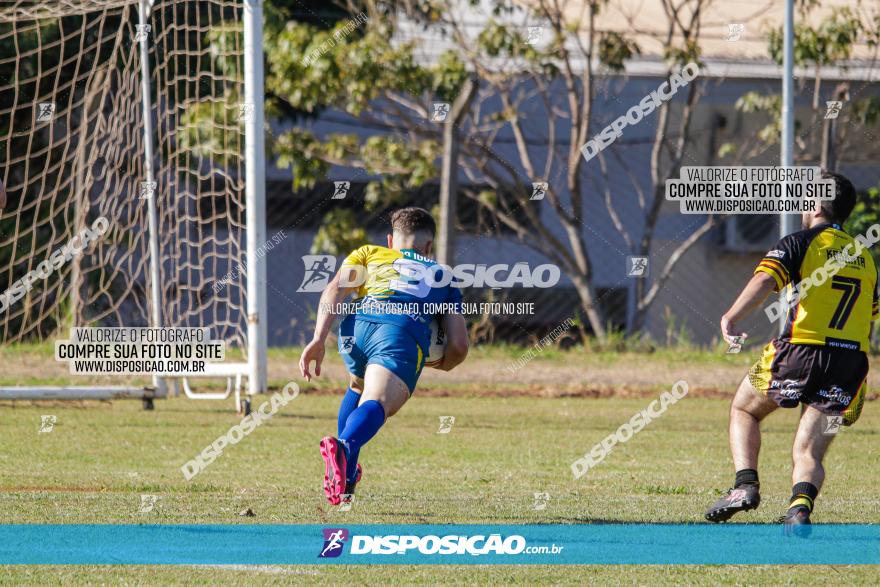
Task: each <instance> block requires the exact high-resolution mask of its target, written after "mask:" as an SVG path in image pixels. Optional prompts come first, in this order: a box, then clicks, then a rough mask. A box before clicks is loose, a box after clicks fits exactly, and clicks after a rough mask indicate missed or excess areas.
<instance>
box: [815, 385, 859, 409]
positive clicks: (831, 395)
mask: <svg viewBox="0 0 880 587" xmlns="http://www.w3.org/2000/svg"><path fill="white" fill-rule="evenodd" d="M819 396H820V397H824V398H825V399H827V400H829V401H832V402H837V403H841V404H843V405H845V406H848V405H849V403H850V402H851V401H852V398H851V397H850V396H849V394H848V393H846V392H845V391H844V390H843V388H842V387H840V386H838V385H832V386H831V387H830V388H829V389H820V390H819Z"/></svg>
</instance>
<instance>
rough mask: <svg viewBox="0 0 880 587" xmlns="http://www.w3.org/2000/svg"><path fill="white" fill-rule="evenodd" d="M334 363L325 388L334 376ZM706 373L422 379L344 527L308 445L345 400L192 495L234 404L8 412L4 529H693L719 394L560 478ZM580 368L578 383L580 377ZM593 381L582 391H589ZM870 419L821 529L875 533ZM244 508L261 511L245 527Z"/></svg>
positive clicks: (49, 573)
mask: <svg viewBox="0 0 880 587" xmlns="http://www.w3.org/2000/svg"><path fill="white" fill-rule="evenodd" d="M7 358H8V357H7ZM572 358H573V357H572V355H571V354H568V353H561V354H560V355H559V358H542V360H543V364H541V365H536V366H535V369H541V370H546V371H548V372H550V371H552V370H553V369H552V365H553V363H557V364H558V367H559V369H562V370H565V369H572V367H571V362H572ZM631 358H632V359H633V361H635V360H637V359H638V357H637V356H634V357H631ZM292 359H293V353H287V354H283V355H280V356H279V355H275V356H274V357H273V370H275V371H276V372H281V371H285V372H286V371H289V370H290V366H291V365H292V364H293V363H292ZM334 360H335V359H334ZM476 360H477V361H480V360H484V359H481V358H480V357H479V356H477V359H476ZM485 360H488V359H485ZM586 360H588V361H591V360H592V359H586ZM655 360H656V362H657V364H658V365H659V364H661V363H662V364H664V365H668V363H667V362H666V360H665V359H664V358H661V357H657V358H654V359H652V358H650V357H642V361H641V362H640V363H633V364H631V365H629V366H627V365H626V364H625V361H623V362H622V363H620V368H621V369H629V371H644V370H646V369H647V370H648V371H650V369H651V361H655ZM743 360H744V358H743V359H730V360H728V359H724V360H723V361H728V362H730V364H729V365H728V364H727V363H724V362H723V361H722V364H721V366H720V367H719V369H721V370H722V371H720V372H724V373H727V371H730V374H729V378H733V379H734V380H735V377H739V376H741V375H742V372H743V365H742V364H741V363H742V362H743ZM496 362H497V360H496ZM711 365H714V363H713V360H707V361H705V366H707V368H708V367H709V366H711ZM328 367H329V372H328V375H329V377H330V380H331V381H332V380H333V377H335V373H336V371H335V370H336V369H337V368H338V365H335V364H331V365H329V366H328ZM575 368H577V366H575ZM700 368H701V367H700V362H699V361H696V362H695V365H694V366H693V367H692V371H689V370H688V369H687V368H686V365H682V366H681V368H680V369H676V370H677V371H678V372H679V373H680V374H679V376H678V377H676V378H669V380H665V378H664V376H663V375H662V374H660V375H658V373H659V372H658V371H655V372H654V373H655V375H656V381H655V384H654V385H652V386H642V387H639V386H636V385H634V384H633V385H624V386H622V389H626V390H628V391H627V392H626V393H620V394H619V395H610V396H600V397H589V396H587V395H578V394H576V393H572V394H571V395H569V396H566V395H564V394H563V395H561V396H560V395H553V394H547V393H544V392H543V391H542V389H543V388H541V387H540V386H538V387H537V388H534V389H533V388H531V387H528V386H526V387H525V388H522V389H519V388H518V391H517V393H508V392H509V391H510V386H509V385H503V386H499V385H495V386H493V385H491V384H490V382H489V381H488V380H486V381H484V387H483V388H482V389H484V391H485V393H481V392H480V389H481V387H480V385H479V384H478V383H475V382H473V381H472V382H470V384H469V385H468V386H463V387H460V388H459V387H455V386H451V387H450V389H453V390H455V389H458V391H452V392H449V393H446V394H444V393H442V382H443V377H444V374H440V373H432V374H431V375H430V377H429V379H430V381H429V382H428V384H427V385H426V388H427V390H428V391H426V393H425V394H423V395H422V396H419V394H418V392H417V394H416V396H415V397H414V399H413V401H411V402H410V403H409V404H408V405H407V406H406V407H405V408H404V410H403V411H402V412H401V414H400V415H398V416H396V417H394V418H392V419H391V420H390V421H389V423H388V424H387V425H386V427H385V428H384V429H383V430H382V431H381V433H380V434H379V436H377V438H376V439H375V440H374V441H373V442H372V443H371V444H370V445H369V446H368V447H367V448H365V449H364V451H363V452H362V456H361V462H362V463H363V465H364V468H365V477H364V480H363V482H362V483H361V485H360V486H359V488H358V495H357V497H356V499H355V502H354V504H353V507H352V509H351V511H348V512H340V511H338V510H336V509H334V508H332V507H330V506H328V505H327V504H326V502H325V501H324V499H323V492H322V491H321V486H320V485H321V484H320V481H321V475H322V472H323V466H322V463H321V460H320V458H319V456H318V451H317V444H318V440H319V439H320V437H321V436H323V435H326V434H332V433H334V432H335V429H336V409H337V406H338V401H339V397H338V395H331V394H329V393H327V391H326V390H324V391H320V392H317V393H309V391H310V388H309V387H304V393H302V394H301V395H300V396H299V397H298V398H297V399H295V400H294V401H292V402H291V403H289V404H288V405H287V406H286V407H284V408H283V410H282V411H281V412H280V413H279V414H277V415H276V416H275V417H274V418H272V419H271V420H270V421H268V422H267V423H265V424H264V425H263V426H261V427H260V428H258V429H257V430H255V431H254V432H253V433H252V434H251V435H250V436H248V437H246V438H245V439H244V440H242V441H241V442H240V443H239V444H237V445H235V446H231V447H229V448H227V449H226V450H225V452H224V454H223V455H222V456H221V457H220V458H219V459H217V460H216V461H215V462H214V463H213V464H211V465H210V466H209V467H208V468H207V470H205V471H204V472H203V473H201V474H200V475H199V476H197V477H196V478H195V479H193V480H192V481H185V480H184V478H183V475H182V474H181V471H180V467H181V465H182V464H183V463H184V462H186V461H187V460H189V459H191V458H193V457H194V456H195V455H196V454H197V453H199V452H200V451H201V450H202V448H204V447H205V446H206V445H207V444H209V443H210V442H212V441H213V440H214V439H215V438H217V437H218V436H220V435H221V434H223V433H225V432H226V431H227V430H228V429H229V427H230V426H232V425H233V424H235V423H236V422H237V417H236V415H235V414H234V412H233V411H232V405H231V401H229V402H207V401H205V402H194V401H191V400H187V399H183V398H173V399H170V400H162V401H157V402H156V409H155V410H154V411H152V412H145V411H143V410H142V409H141V405H140V402H133V401H115V402H112V403H110V402H75V403H61V402H54V403H42V404H32V403H30V402H15V403H12V402H3V403H2V404H0V434H2V438H3V442H2V445H0V484H2V487H0V515H2V519H3V520H4V521H5V522H6V523H37V524H39V523H146V524H151V523H171V524H180V523H212V524H250V523H261V524H268V523H290V524H297V523H300V524H306V523H308V524H355V523H447V522H466V523H516V524H519V523H545V524H586V523H598V522H672V523H676V522H699V521H701V520H702V512H703V510H704V509H705V507H706V506H707V505H708V504H709V503H710V502H711V501H712V500H713V499H714V498H715V497H716V495H717V494H718V492H719V491H720V490H724V489H726V488H727V487H728V486H729V484H730V482H731V481H732V470H731V465H730V461H729V455H728V450H727V438H726V425H727V408H728V400H727V399H726V398H724V397H720V396H719V395H717V394H703V393H701V391H700V389H701V388H700V387H699V386H695V385H694V386H692V392H693V393H692V394H691V395H690V396H689V397H686V398H685V399H684V400H682V401H680V402H678V403H677V404H675V405H673V406H672V407H671V408H670V409H669V411H668V412H667V413H666V414H665V415H664V416H663V417H662V418H660V419H658V420H656V421H654V422H652V423H651V424H650V425H649V426H648V427H647V428H645V429H644V430H643V431H642V432H641V433H639V434H638V435H636V436H635V437H634V438H633V439H631V440H630V441H629V442H628V443H626V444H623V445H619V446H618V447H617V448H615V449H614V451H613V452H612V453H611V454H610V455H608V457H607V458H606V459H605V460H604V462H602V463H601V464H600V465H599V466H598V467H596V468H595V469H593V470H592V471H590V472H589V473H588V474H587V475H586V476H585V477H583V478H582V479H580V480H577V481H575V480H573V478H572V474H571V471H570V464H571V463H572V461H574V460H575V459H576V458H578V457H579V456H582V455H583V454H584V453H585V452H587V451H589V450H590V448H591V447H592V446H593V445H594V444H595V443H597V442H599V441H600V440H601V439H602V438H604V437H605V436H606V435H607V434H608V433H610V432H611V431H613V430H614V429H616V428H617V427H618V426H619V425H620V424H622V423H623V422H625V421H627V420H628V419H629V418H630V417H631V415H632V414H633V413H635V412H637V411H639V410H641V409H642V408H644V407H646V406H647V404H648V403H649V402H650V401H651V399H653V398H654V397H657V395H659V391H660V390H662V389H668V388H669V387H671V385H672V383H673V382H674V381H675V379H679V378H680V379H685V380H689V377H688V376H689V374H690V373H691V372H694V373H695V378H697V379H698V378H699V377H701V375H699V374H698V373H697V372H698V371H699V370H700ZM581 369H582V371H581V372H582V373H583V374H584V375H582V377H583V376H585V375H587V374H589V372H590V371H589V369H588V368H581ZM526 370H528V367H527V368H526ZM735 373H737V374H738V375H736V376H735ZM486 377H487V378H488V376H486ZM719 377H720V376H719ZM726 381H727V380H726V379H724V378H723V377H722V378H721V379H720V380H719V381H718V384H717V385H716V386H714V387H712V389H714V390H715V391H716V392H717V391H718V390H720V389H721V388H723V387H724V386H725V385H726ZM590 385H592V384H589V382H584V386H585V389H586V388H591V387H590ZM603 389H604V388H603ZM727 392H728V393H730V392H732V388H731V389H727ZM486 395H488V397H487V396H486ZM265 399H266V398H265V397H260V398H258V399H257V401H256V405H258V404H259V403H260V402H261V401H264V400H265ZM876 407H877V404H876V402H874V401H869V402H868V403H867V404H866V406H865V410H864V414H863V416H862V419H861V420H860V421H859V423H858V425H857V426H855V427H853V428H851V429H846V430H844V431H843V432H842V433H841V434H840V436H839V437H838V438H837V439H836V440H835V444H834V445H833V446H832V449H831V453H830V455H829V457H828V459H827V462H826V466H827V469H828V480H827V482H826V486H825V488H824V490H823V493H822V495H821V496H820V498H819V500H818V502H817V511H816V514H815V516H814V521H815V522H816V523H823V522H824V523H830V522H859V523H880V499H878V497H877V493H876V487H878V485H880V467H878V465H880V459H878V453H877V451H876V442H877V438H878V433H880V413H878V411H877V409H876ZM42 415H55V416H56V417H57V422H56V424H55V426H54V429H53V430H52V431H51V432H49V433H39V432H38V431H39V428H40V417H41V416H42ZM440 416H455V424H454V426H453V428H452V430H451V432H450V433H449V434H438V432H437V431H438V427H439V418H440ZM796 418H797V413H796V412H795V411H785V412H781V413H778V414H774V415H773V416H771V418H770V419H769V420H768V421H767V422H766V423H765V426H764V447H763V451H762V462H761V481H762V494H763V497H764V502H763V503H762V506H761V508H760V509H759V510H757V511H756V512H749V513H747V514H742V515H740V516H739V517H738V518H736V520H737V521H742V522H755V523H765V522H772V521H773V520H774V519H775V518H776V517H777V516H778V515H779V514H780V513H782V512H783V510H784V508H785V505H786V500H787V497H788V493H789V489H790V478H789V475H790V456H789V450H790V446H791V440H792V435H793V431H794V426H795V424H796ZM413 479H415V480H413ZM535 492H547V493H549V494H550V501H549V503H548V505H547V507H546V509H544V510H540V511H536V510H535V509H533V504H534V493H535ZM142 495H155V496H157V497H158V501H157V502H156V505H155V508H154V509H153V511H150V512H147V513H141V512H140V508H141V496H142ZM247 509H251V510H252V511H253V513H254V514H255V516H253V517H243V516H240V515H239V513H240V512H242V511H244V510H247ZM877 573H878V569H877V568H876V567H845V568H835V567H635V566H630V567H621V566H608V567H594V566H591V567H560V568H548V567H532V566H523V567H516V566H507V567H472V566H469V567H467V568H462V567H441V566H430V567H390V566H389V567H370V568H354V569H351V568H348V567H341V566H340V567H320V568H317V567H315V568H312V567H288V566H283V567H281V566H277V567H276V566H254V567H250V566H247V567H245V566H236V567H101V568H96V567H6V568H3V569H2V570H0V584H47V583H50V584H55V583H58V584H60V583H64V584H95V583H102V584H119V583H125V584H190V583H199V584H228V583H236V584H237V583H248V584H290V583H296V584H300V583H305V584H331V583H338V581H339V580H340V579H343V578H345V579H346V580H349V581H354V582H355V583H370V584H415V583H418V584H437V583H456V584H476V583H491V584H510V583H518V584H529V585H532V584H583V583H585V582H587V581H594V580H595V581H600V582H601V583H602V584H657V583H661V584H743V585H745V584H792V585H795V584H804V583H807V582H811V583H814V582H819V581H821V582H823V583H830V584H838V583H840V584H842V583H843V582H846V583H847V584H875V583H876V577H877Z"/></svg>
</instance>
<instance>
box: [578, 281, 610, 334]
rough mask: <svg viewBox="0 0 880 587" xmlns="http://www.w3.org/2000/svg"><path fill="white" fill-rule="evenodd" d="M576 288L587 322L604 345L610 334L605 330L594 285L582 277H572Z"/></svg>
mask: <svg viewBox="0 0 880 587" xmlns="http://www.w3.org/2000/svg"><path fill="white" fill-rule="evenodd" d="M569 277H571V281H572V283H574V288H575V290H576V291H577V294H578V299H580V301H581V309H582V310H583V311H584V314H586V316H587V321H588V322H589V323H590V327H591V328H592V329H593V334H594V335H595V336H596V338H597V339H598V340H599V342H601V343H604V342H606V341H607V340H608V333H607V332H606V330H605V323H604V322H603V316H602V312H601V311H600V310H599V307H598V305H597V300H596V292H595V291H594V290H593V285H592V284H591V283H590V282H589V280H587V279H586V278H585V277H584V276H582V275H570V276H569Z"/></svg>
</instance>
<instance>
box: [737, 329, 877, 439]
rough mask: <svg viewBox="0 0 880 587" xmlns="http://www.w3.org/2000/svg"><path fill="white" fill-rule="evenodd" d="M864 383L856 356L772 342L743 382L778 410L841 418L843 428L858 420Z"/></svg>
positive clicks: (863, 366) (864, 361)
mask: <svg viewBox="0 0 880 587" xmlns="http://www.w3.org/2000/svg"><path fill="white" fill-rule="evenodd" d="M867 378H868V356H867V355H866V354H865V353H863V352H862V351H855V350H849V349H841V348H834V347H827V346H821V345H807V344H792V343H790V342H785V341H781V340H773V341H771V342H770V344H768V345H767V346H766V347H764V352H763V354H762V355H761V358H760V360H758V362H757V363H755V364H754V365H753V366H752V368H751V370H749V381H750V382H751V384H752V386H754V388H755V389H757V390H758V392H759V393H761V394H763V395H765V396H767V397H768V398H770V399H771V400H773V401H774V402H776V405H778V406H779V407H780V408H794V407H797V406H798V404H805V405H809V406H812V407H814V408H816V409H817V410H819V411H820V412H822V413H823V414H831V415H835V416H841V415H842V416H843V423H844V424H845V425H846V426H849V425H851V424H853V423H855V421H856V420H858V419H859V415H860V414H861V413H862V405H863V404H864V403H865V392H866V389H867Z"/></svg>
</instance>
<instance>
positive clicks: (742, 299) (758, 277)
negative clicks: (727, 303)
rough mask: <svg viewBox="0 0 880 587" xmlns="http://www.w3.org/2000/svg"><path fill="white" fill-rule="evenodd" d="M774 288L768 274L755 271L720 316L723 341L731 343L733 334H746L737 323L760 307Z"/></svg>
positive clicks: (743, 335) (774, 285) (772, 280)
mask: <svg viewBox="0 0 880 587" xmlns="http://www.w3.org/2000/svg"><path fill="white" fill-rule="evenodd" d="M774 289H776V280H775V279H773V278H772V277H771V276H770V275H768V274H766V273H756V274H755V275H754V276H753V277H752V279H751V280H750V281H749V283H748V284H747V285H746V286H745V288H743V290H742V292H741V293H740V294H739V297H738V298H736V301H735V302H733V305H732V306H731V307H730V309H729V310H728V311H727V312H725V313H724V316H722V317H721V335H722V336H723V337H724V340H725V341H727V342H728V343H732V342H734V340H733V337H735V336H739V337H742V338H746V337H747V336H748V334H746V333H745V332H742V331H741V330H740V328H739V327H738V323H739V322H740V320H742V319H743V318H745V317H746V316H748V315H749V314H750V313H752V312H753V311H754V310H755V309H756V308H758V307H760V306H761V304H763V303H764V300H766V299H767V296H769V295H770V294H771V293H772V292H773V290H774Z"/></svg>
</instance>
